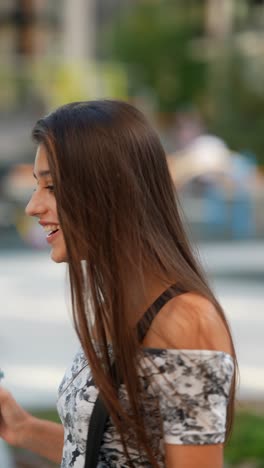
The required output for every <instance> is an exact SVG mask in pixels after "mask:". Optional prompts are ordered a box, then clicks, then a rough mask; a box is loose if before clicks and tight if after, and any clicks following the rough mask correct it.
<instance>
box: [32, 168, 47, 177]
mask: <svg viewBox="0 0 264 468" xmlns="http://www.w3.org/2000/svg"><path fill="white" fill-rule="evenodd" d="M38 175H39V177H47V176H49V175H50V170H49V169H46V170H43V171H39V173H38ZM33 177H35V179H37V178H38V177H37V176H36V174H35V172H33Z"/></svg>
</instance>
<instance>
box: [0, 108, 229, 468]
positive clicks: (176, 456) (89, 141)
mask: <svg viewBox="0 0 264 468" xmlns="http://www.w3.org/2000/svg"><path fill="white" fill-rule="evenodd" d="M33 138H34V140H35V141H36V142H37V145H38V148H37V154H36V159H35V165H34V177H35V179H36V189H35V191H34V193H33V195H32V198H31V200H30V202H29V204H28V206H27V208H26V213H27V214H28V215H30V216H35V217H36V218H37V219H38V221H39V223H40V224H41V225H42V226H43V228H44V230H45V231H46V233H47V241H48V243H49V244H50V246H51V257H52V259H53V260H54V261H55V262H67V264H68V271H69V280H70V288H71V297H72V309H73V316H74V323H75V327H76V331H77V333H78V336H79V339H80V343H81V348H80V350H79V351H78V353H77V355H76V356H75V358H74V361H73V364H72V365H71V366H70V368H69V370H68V371H67V372H66V374H65V377H64V379H63V381H62V383H61V385H60V388H59V395H58V411H59V414H60V417H61V420H62V425H59V424H54V423H51V422H48V421H42V420H38V419H36V418H33V417H32V416H31V415H29V414H28V413H26V412H25V411H24V410H23V409H22V408H20V406H19V405H18V404H17V403H16V402H15V400H14V399H13V397H12V396H11V395H10V394H9V393H8V392H7V391H6V390H4V389H1V390H0V408H1V423H0V435H1V437H2V438H3V439H5V440H6V441H7V442H9V443H11V444H13V445H16V446H20V447H25V448H27V449H30V450H32V451H35V452H37V453H39V454H41V455H43V456H45V457H47V458H49V459H50V460H53V461H55V462H57V463H61V466H62V467H64V468H66V467H74V468H83V466H84V463H85V452H86V439H87V430H88V426H89V421H90V418H91V414H92V410H93V407H94V405H95V401H96V399H97V396H98V393H99V391H100V395H101V400H102V401H103V402H104V406H105V407H106V408H107V410H108V413H109V418H108V419H107V422H106V425H105V427H104V432H103V437H102V441H101V445H100V454H99V460H98V467H101V468H102V467H130V466H131V467H143V466H144V467H163V466H166V467H168V468H174V467H177V468H197V467H200V468H220V467H222V466H223V443H224V441H225V439H226V435H228V434H229V432H230V428H231V422H232V414H233V403H234V374H235V373H234V369H235V365H234V363H235V352H234V347H233V344H232V339H231V335H230V331H229V328H228V325H227V322H226V319H225V316H224V313H223V311H222V308H221V306H220V305H219V303H218V302H217V300H216V298H215V297H214V295H213V293H212V291H211V290H210V288H209V286H208V284H207V281H206V279H205V277H204V274H203V273H202V271H201V268H200V267H199V265H198V263H197V261H196V259H195V258H194V255H193V254H192V252H191V248H190V246H189V244H188V241H187V238H186V235H185V232H184V229H183V226H182V222H181V219H180V216H179V211H178V207H177V202H176V201H175V190H174V187H173V184H172V181H171V178H170V175H169V171H168V168H167V164H166V157H165V153H164V150H163V148H162V146H161V144H160V141H159V139H158V137H157V135H156V134H155V132H154V131H153V130H152V129H151V128H150V126H149V125H148V123H147V122H146V120H145V118H144V117H143V115H142V114H141V113H140V112H139V111H138V110H136V109H135V108H134V107H132V106H131V105H129V104H127V103H124V102H118V101H110V100H109V101H108V100H105V101H93V102H79V103H71V104H68V105H65V106H63V107H60V108H59V109H57V110H56V111H54V112H52V113H51V114H49V115H48V116H47V117H45V118H43V119H41V120H40V121H38V122H37V124H36V125H35V127H34V129H33ZM113 362H114V363H115V372H113ZM117 380H118V383H117Z"/></svg>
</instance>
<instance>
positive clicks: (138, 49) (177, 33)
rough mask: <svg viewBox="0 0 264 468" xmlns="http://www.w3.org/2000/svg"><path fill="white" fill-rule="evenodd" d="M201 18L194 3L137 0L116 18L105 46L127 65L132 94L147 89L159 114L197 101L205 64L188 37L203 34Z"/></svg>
mask: <svg viewBox="0 0 264 468" xmlns="http://www.w3.org/2000/svg"><path fill="white" fill-rule="evenodd" d="M187 7H188V8H187ZM202 17H203V8H201V7H200V6H199V5H198V6H197V2H194V1H190V0H189V1H188V0H187V1H184V2H179V1H178V2H175V1H168V0H167V1H162V2H160V1H156V2H139V3H136V4H134V7H132V8H130V9H129V10H126V13H125V15H124V17H122V18H119V19H118V20H117V21H116V24H115V26H114V32H113V34H112V37H111V40H110V41H109V44H111V48H112V49H111V53H112V54H113V58H114V59H116V60H118V61H121V62H123V63H125V64H127V66H128V69H129V77H130V88H131V89H130V92H131V94H132V95H133V94H134V95H135V94H136V95H138V94H144V93H148V91H147V90H150V91H151V93H152V95H154V96H155V98H156V100H157V102H156V109H157V110H159V111H161V112H174V111H175V109H176V108H177V107H179V106H182V105H184V106H186V104H189V103H192V104H194V103H196V102H197V101H199V99H200V97H201V95H202V94H203V93H204V92H205V85H206V76H207V64H206V63H205V61H204V60H202V59H199V60H194V59H193V57H192V49H191V43H190V41H191V40H193V39H194V38H199V37H201V36H202V33H203V30H202V21H201V20H202ZM112 28H113V26H111V29H112ZM107 40H109V38H107Z"/></svg>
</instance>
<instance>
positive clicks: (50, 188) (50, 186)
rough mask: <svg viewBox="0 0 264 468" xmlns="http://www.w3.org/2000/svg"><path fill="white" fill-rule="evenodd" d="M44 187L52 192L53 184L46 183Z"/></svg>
mask: <svg viewBox="0 0 264 468" xmlns="http://www.w3.org/2000/svg"><path fill="white" fill-rule="evenodd" d="M46 189H48V190H49V191H50V192H54V185H47V187H46Z"/></svg>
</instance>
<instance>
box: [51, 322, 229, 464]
mask: <svg viewBox="0 0 264 468" xmlns="http://www.w3.org/2000/svg"><path fill="white" fill-rule="evenodd" d="M154 315H155V314H153V316H154ZM150 322H151V320H149V323H150ZM149 323H148V326H149ZM109 349H110V353H111V346H109ZM141 354H142V355H141V357H140V360H141V362H140V366H139V371H138V374H139V379H140V382H141V384H142V388H144V418H145V422H146V427H147V428H148V429H149V430H150V433H151V443H152V447H153V449H154V451H155V452H156V453H157V461H158V463H159V465H160V467H164V466H165V464H164V444H165V443H168V444H176V445H183V444H185V445H203V444H218V443H222V442H224V439H225V430H226V427H225V426H226V409H227V403H228V400H229V392H230V387H231V382H232V376H233V371H234V363H233V359H232V357H231V356H230V355H229V354H227V353H225V352H222V351H214V350H198V349H197V350H193V349H192V350H191V349H156V348H155V349H154V348H144V349H143V351H142V353H141ZM97 396H98V389H97V388H96V386H95V384H94V382H93V378H92V375H91V370H90V367H89V364H88V362H87V359H86V357H85V355H84V352H83V350H82V349H79V351H78V352H77V354H76V356H75V357H74V360H73V363H72V365H71V366H70V367H69V369H68V370H67V371H66V373H65V376H64V378H63V380H62V382H61V385H60V387H59V391H58V401H57V408H58V412H59V415H60V418H61V421H62V423H63V426H64V449H63V458H62V463H61V467H62V468H70V467H73V468H83V467H84V462H85V450H86V440H87V429H88V425H89V420H90V416H91V413H92V410H93V406H94V403H95V401H96V398H97ZM119 398H120V400H121V401H122V404H123V405H124V406H125V405H126V403H127V394H126V390H125V388H124V385H120V387H119ZM129 454H130V456H131V459H132V461H133V464H134V466H137V467H149V468H150V467H151V465H150V464H149V462H148V461H147V459H146V458H145V456H144V455H142V454H140V453H139V452H138V449H137V445H136V443H134V442H133V438H131V440H130V443H129ZM128 466H129V465H128V462H127V460H126V457H125V454H124V451H123V447H122V444H121V440H120V436H119V434H118V432H117V431H116V429H115V426H114V425H113V423H112V422H111V419H110V418H109V420H108V422H107V425H106V428H105V433H104V437H103V441H102V445H101V450H100V457H99V463H98V468H121V467H122V468H126V467H128Z"/></svg>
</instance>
